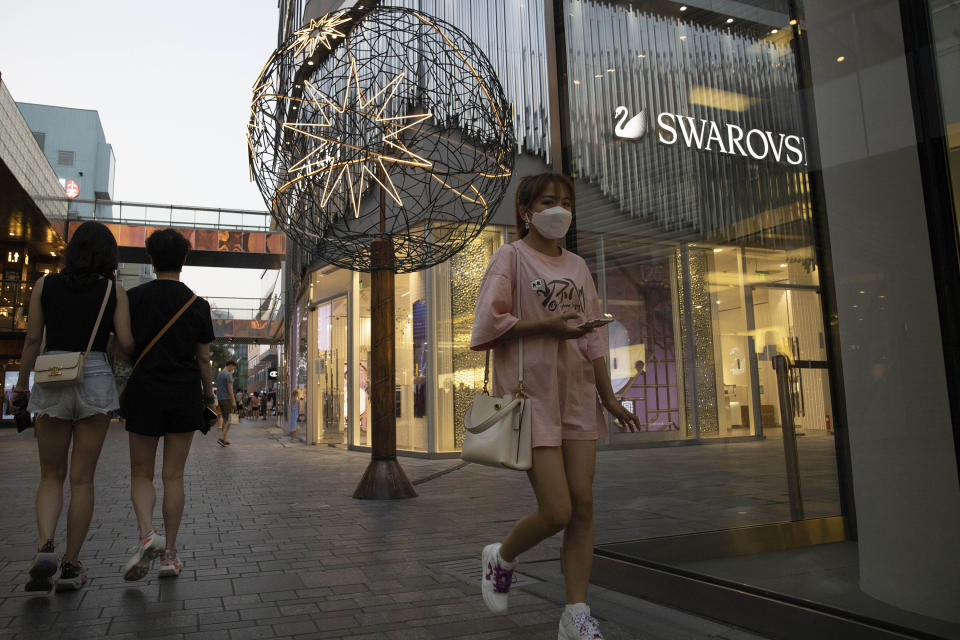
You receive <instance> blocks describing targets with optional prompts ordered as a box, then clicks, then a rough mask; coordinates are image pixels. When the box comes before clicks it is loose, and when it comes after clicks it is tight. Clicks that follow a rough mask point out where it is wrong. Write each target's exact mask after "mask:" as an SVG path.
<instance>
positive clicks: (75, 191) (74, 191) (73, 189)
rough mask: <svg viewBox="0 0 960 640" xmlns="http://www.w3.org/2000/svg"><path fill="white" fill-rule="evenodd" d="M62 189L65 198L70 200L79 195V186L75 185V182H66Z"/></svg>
mask: <svg viewBox="0 0 960 640" xmlns="http://www.w3.org/2000/svg"><path fill="white" fill-rule="evenodd" d="M63 188H64V190H65V191H66V192H67V197H68V198H70V199H71V200H73V199H74V198H76V197H77V196H79V195H80V185H78V184H77V181H76V180H67V184H66V185H64V187H63Z"/></svg>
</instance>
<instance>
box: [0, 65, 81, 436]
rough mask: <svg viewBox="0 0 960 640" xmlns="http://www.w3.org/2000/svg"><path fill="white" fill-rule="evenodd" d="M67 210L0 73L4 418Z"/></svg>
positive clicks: (56, 258) (55, 263) (56, 260)
mask: <svg viewBox="0 0 960 640" xmlns="http://www.w3.org/2000/svg"><path fill="white" fill-rule="evenodd" d="M66 215H67V205H66V202H65V199H64V197H63V188H62V187H61V185H60V184H59V181H58V180H57V175H56V174H55V173H54V170H53V168H52V167H51V166H50V163H49V162H48V161H47V159H46V158H45V157H44V155H43V153H41V151H40V149H39V148H38V146H37V143H36V141H35V137H34V136H33V135H31V127H30V126H29V125H28V124H27V122H26V121H25V120H24V118H23V115H22V114H21V112H20V109H19V108H18V107H17V103H16V102H15V101H14V98H13V96H12V95H11V93H10V90H9V88H8V87H7V85H6V84H5V83H4V82H3V78H2V76H0V228H2V229H3V234H2V236H0V238H2V243H0V258H2V260H3V262H2V265H3V269H2V283H0V368H2V370H3V380H4V387H3V389H4V393H3V398H2V405H3V408H2V412H0V416H2V418H0V419H2V420H10V419H12V418H13V415H12V411H11V409H10V407H9V399H10V398H9V392H10V390H11V389H12V388H13V386H14V384H15V383H16V379H17V371H18V368H19V358H20V353H21V352H22V351H23V342H24V337H25V335H26V329H27V314H28V311H29V303H30V296H31V295H32V293H33V283H34V282H36V281H37V280H38V279H39V278H40V277H41V276H43V275H45V274H47V273H50V272H52V271H57V270H59V267H60V255H61V252H62V250H63V248H64V246H65V242H64V240H63V239H62V238H61V237H60V235H59V234H58V233H57V231H56V229H55V227H53V226H52V225H51V222H54V221H57V222H58V221H62V220H64V219H65V218H66Z"/></svg>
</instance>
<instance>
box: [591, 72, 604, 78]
mask: <svg viewBox="0 0 960 640" xmlns="http://www.w3.org/2000/svg"><path fill="white" fill-rule="evenodd" d="M593 77H594V78H602V77H603V74H602V73H598V74H597V75H595V76H593Z"/></svg>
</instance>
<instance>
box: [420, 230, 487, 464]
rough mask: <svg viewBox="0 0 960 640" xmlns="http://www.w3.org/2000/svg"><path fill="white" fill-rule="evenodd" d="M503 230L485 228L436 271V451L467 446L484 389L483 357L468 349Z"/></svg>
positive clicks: (479, 353)
mask: <svg viewBox="0 0 960 640" xmlns="http://www.w3.org/2000/svg"><path fill="white" fill-rule="evenodd" d="M503 242H504V230H503V229H501V228H497V227H492V226H491V227H487V228H486V229H485V230H484V231H483V232H482V233H481V234H480V235H479V236H477V237H476V238H475V239H474V240H472V241H471V242H470V243H469V244H468V245H467V246H466V247H465V248H464V249H463V250H462V251H460V252H459V253H458V254H456V255H455V256H454V257H453V258H451V259H450V260H449V261H448V262H445V263H443V264H441V265H438V266H437V267H436V268H435V269H434V273H435V277H436V282H437V285H436V292H437V296H436V304H437V310H436V318H437V342H438V345H439V349H438V354H437V369H438V371H437V403H436V405H437V416H438V418H437V432H438V436H437V440H438V451H453V450H458V449H459V448H460V446H461V445H462V444H463V415H464V413H465V412H466V410H467V407H468V406H469V405H470V403H471V402H473V398H474V396H475V395H476V394H477V393H478V392H479V391H480V390H481V389H483V372H484V362H485V353H484V352H481V351H471V350H470V335H471V333H472V331H473V316H474V311H475V307H476V303H477V295H478V293H479V291H480V282H481V281H482V280H483V274H484V273H485V272H486V269H487V265H488V264H489V263H490V258H492V257H493V254H494V252H495V251H496V250H497V249H498V248H500V246H501V245H502V244H503Z"/></svg>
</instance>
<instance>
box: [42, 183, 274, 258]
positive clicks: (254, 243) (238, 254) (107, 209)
mask: <svg viewBox="0 0 960 640" xmlns="http://www.w3.org/2000/svg"><path fill="white" fill-rule="evenodd" d="M68 203H69V208H68V211H67V217H66V218H65V219H60V220H51V221H50V222H51V225H52V226H53V227H54V228H55V229H56V230H57V232H58V233H59V234H60V237H62V238H63V239H64V240H67V241H69V240H70V236H71V235H72V233H73V230H75V229H76V228H77V227H78V226H79V225H80V224H81V223H83V222H86V221H87V220H96V221H97V222H102V223H103V224H105V225H107V226H108V227H109V228H110V230H111V231H113V235H114V236H115V237H116V238H117V244H119V245H120V261H121V262H133V263H143V264H146V263H148V262H149V260H148V259H147V253H146V249H144V243H145V242H146V239H147V237H148V236H149V235H150V234H151V233H153V231H154V230H156V229H165V228H168V227H172V228H175V229H177V230H178V231H180V233H182V234H183V235H184V236H185V237H186V238H187V239H188V240H189V241H190V244H191V245H192V246H193V250H192V251H191V252H190V254H189V255H188V256H187V265H189V266H197V267H236V268H245V269H279V268H280V261H281V260H282V259H283V255H284V251H285V247H286V244H285V242H286V237H285V236H284V234H283V233H282V232H281V231H277V230H272V229H271V225H270V223H271V218H270V214H269V212H267V211H246V210H242V209H213V208H207V207H190V206H182V205H161V204H149V203H143V202H121V201H116V200H79V199H77V200H70V201H68Z"/></svg>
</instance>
